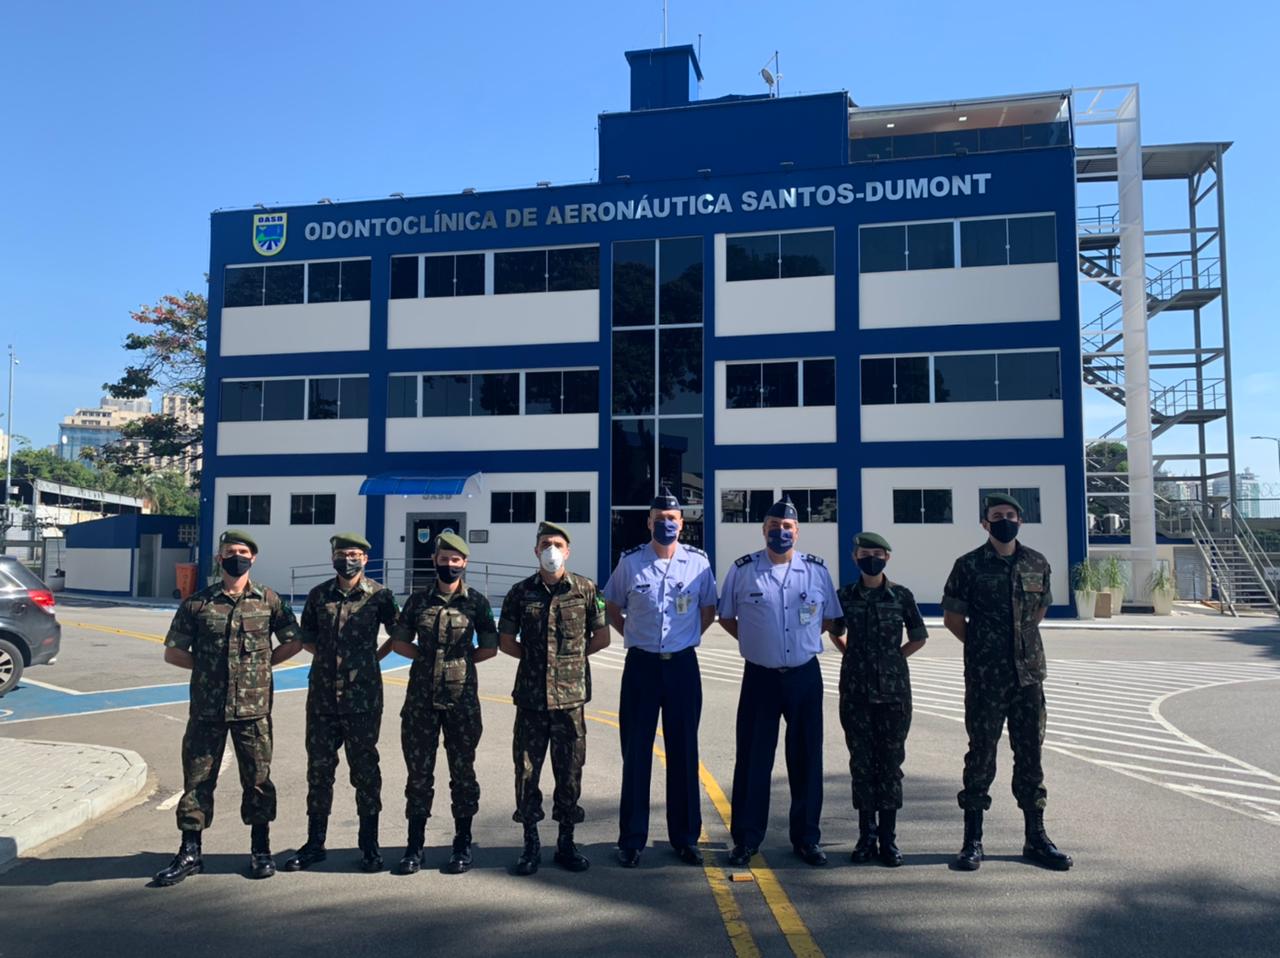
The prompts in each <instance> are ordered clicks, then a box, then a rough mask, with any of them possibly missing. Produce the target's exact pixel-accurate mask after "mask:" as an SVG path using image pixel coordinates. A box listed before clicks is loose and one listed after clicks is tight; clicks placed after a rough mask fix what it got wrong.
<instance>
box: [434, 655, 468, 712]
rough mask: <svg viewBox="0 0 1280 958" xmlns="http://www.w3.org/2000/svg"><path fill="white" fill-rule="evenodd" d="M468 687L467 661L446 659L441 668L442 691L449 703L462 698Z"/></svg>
mask: <svg viewBox="0 0 1280 958" xmlns="http://www.w3.org/2000/svg"><path fill="white" fill-rule="evenodd" d="M466 685H467V660H466V659H445V661H444V663H443V665H442V666H441V668H440V690H441V692H443V693H444V698H445V699H446V700H448V701H449V702H456V701H458V700H459V699H460V698H462V690H463V689H464V688H466Z"/></svg>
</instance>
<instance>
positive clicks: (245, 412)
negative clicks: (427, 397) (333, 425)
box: [220, 376, 417, 422]
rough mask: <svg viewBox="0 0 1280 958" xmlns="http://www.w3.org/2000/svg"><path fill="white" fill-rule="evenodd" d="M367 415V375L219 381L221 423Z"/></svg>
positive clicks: (348, 417)
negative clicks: (220, 387) (220, 384)
mask: <svg viewBox="0 0 1280 958" xmlns="http://www.w3.org/2000/svg"><path fill="white" fill-rule="evenodd" d="M416 398H417V397H416V396H415V397H414V399H416ZM368 415H369V378H368V377H367V376H342V377H331V378H317V379H310V380H308V379H266V380H260V379H259V380H243V381H236V380H233V381H229V382H227V381H224V382H223V384H222V409H221V414H220V418H221V421H222V422H264V421H265V422H281V421H285V420H290V419H303V418H306V419H365V418H368Z"/></svg>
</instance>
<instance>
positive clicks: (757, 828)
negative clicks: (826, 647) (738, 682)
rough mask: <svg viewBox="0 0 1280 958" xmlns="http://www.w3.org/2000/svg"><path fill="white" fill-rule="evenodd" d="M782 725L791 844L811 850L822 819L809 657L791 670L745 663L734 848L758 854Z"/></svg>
mask: <svg viewBox="0 0 1280 958" xmlns="http://www.w3.org/2000/svg"><path fill="white" fill-rule="evenodd" d="M780 718H782V719H786V722H787V737H786V746H785V747H786V756H787V780H788V781H789V782H790V784H791V844H792V845H816V844H818V840H819V838H820V837H821V834H822V833H821V830H820V829H819V827H818V820H819V819H820V818H821V817H822V671H821V669H819V668H818V659H817V657H816V656H815V657H814V658H812V659H810V660H809V661H808V662H806V663H805V664H804V665H801V666H797V667H796V668H793V669H785V670H783V669H766V668H764V667H763V666H760V665H755V664H753V663H751V662H747V663H746V665H745V667H744V668H743V671H742V692H741V694H740V695H739V697H738V757H737V762H736V763H735V765H734V767H733V825H732V827H731V828H730V830H729V831H730V834H731V835H732V836H733V843H734V844H735V845H743V846H745V847H746V848H758V847H759V845H760V843H761V842H763V841H764V834H765V830H766V829H767V828H768V825H769V791H770V784H771V780H772V777H773V756H774V753H775V752H777V750H778V720H779V719H780Z"/></svg>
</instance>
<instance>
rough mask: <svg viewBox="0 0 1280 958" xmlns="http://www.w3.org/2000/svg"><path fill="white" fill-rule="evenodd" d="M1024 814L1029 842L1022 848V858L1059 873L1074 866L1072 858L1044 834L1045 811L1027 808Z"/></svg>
mask: <svg viewBox="0 0 1280 958" xmlns="http://www.w3.org/2000/svg"><path fill="white" fill-rule="evenodd" d="M1022 814H1023V816H1024V817H1025V818H1026V823H1027V840H1026V842H1025V843H1024V844H1023V846H1022V857H1023V858H1025V859H1027V861H1032V862H1035V863H1036V864H1037V865H1043V866H1044V867H1045V868H1051V869H1053V870H1054V871H1058V872H1064V871H1066V870H1067V869H1068V868H1070V867H1071V865H1072V864H1073V863H1072V861H1071V856H1070V855H1068V854H1066V853H1065V852H1061V851H1058V846H1057V845H1055V844H1054V843H1053V842H1052V841H1050V840H1049V836H1048V835H1046V834H1045V833H1044V809H1043V808H1026V809H1023V811H1022Z"/></svg>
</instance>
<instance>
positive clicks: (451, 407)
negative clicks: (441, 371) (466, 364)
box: [422, 375, 471, 416]
mask: <svg viewBox="0 0 1280 958" xmlns="http://www.w3.org/2000/svg"><path fill="white" fill-rule="evenodd" d="M422 415H424V416H470V415H471V377H470V376H465V375H464V376H423V377H422Z"/></svg>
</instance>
